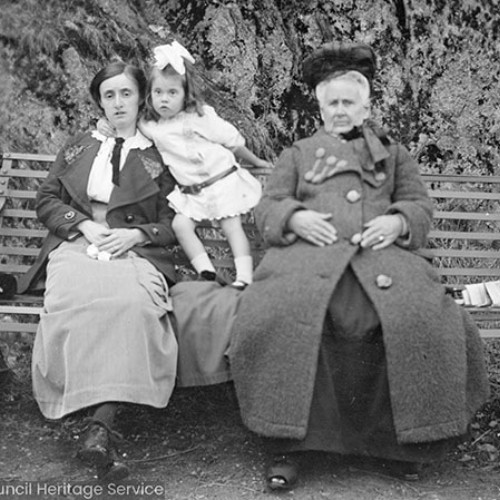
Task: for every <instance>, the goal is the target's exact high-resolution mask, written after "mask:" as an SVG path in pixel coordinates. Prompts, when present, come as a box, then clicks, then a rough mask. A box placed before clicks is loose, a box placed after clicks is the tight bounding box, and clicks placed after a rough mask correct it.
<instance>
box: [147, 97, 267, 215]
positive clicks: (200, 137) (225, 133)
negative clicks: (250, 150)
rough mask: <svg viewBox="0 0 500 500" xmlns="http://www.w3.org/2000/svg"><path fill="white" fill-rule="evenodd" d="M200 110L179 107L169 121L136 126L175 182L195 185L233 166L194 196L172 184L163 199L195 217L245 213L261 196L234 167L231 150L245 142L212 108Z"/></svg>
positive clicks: (255, 185) (255, 184) (253, 183)
mask: <svg viewBox="0 0 500 500" xmlns="http://www.w3.org/2000/svg"><path fill="white" fill-rule="evenodd" d="M203 111H204V115H203V116H199V115H198V114H197V113H196V112H193V113H187V112H185V111H182V112H180V113H179V114H178V115H176V116H175V117H173V118H171V119H169V120H159V121H158V122H155V121H148V122H142V123H141V125H140V127H141V130H142V131H143V132H144V134H145V135H146V136H148V137H149V138H150V139H151V140H152V141H153V142H154V143H155V145H156V147H157V148H158V150H159V151H160V154H161V155H162V158H163V161H164V163H165V165H167V166H168V167H169V168H170V171H171V173H172V175H173V176H174V178H175V180H176V181H177V182H178V183H179V184H180V185H183V186H190V185H193V184H199V183H201V182H203V181H206V180H207V179H210V178H212V177H214V176H216V175H218V174H220V173H222V172H224V171H226V170H228V169H230V168H231V167H233V166H236V167H237V170H236V171H235V172H233V173H231V174H230V175H228V176H226V177H224V178H223V179H220V180H218V181H217V182H215V183H214V184H211V185H210V186H208V187H206V188H203V189H202V190H201V192H200V193H198V194H184V193H182V192H181V190H180V189H179V186H176V188H175V189H174V190H173V191H172V193H171V194H170V195H169V196H168V200H169V202H170V205H171V206H172V208H173V209H174V210H175V211H176V212H177V213H181V214H183V215H185V216H187V217H189V218H191V219H193V220H196V221H200V220H203V219H211V220H213V219H222V218H225V217H231V216H235V215H240V214H244V213H246V212H248V211H249V210H250V209H252V208H253V207H255V206H256V205H257V203H258V202H259V200H260V197H261V194H262V187H261V184H260V182H259V181H258V180H257V179H256V178H255V177H253V176H252V175H251V174H250V173H249V172H248V171H247V170H245V169H244V168H241V166H239V165H238V163H237V162H236V158H235V156H234V154H233V152H232V151H233V150H234V149H235V148H237V147H239V146H244V145H245V140H244V138H243V136H242V135H241V134H240V133H239V132H238V130H237V129H236V128H235V127H234V126H233V125H232V124H230V123H229V122H227V121H225V120H223V119H222V118H220V117H219V116H218V115H217V113H216V112H215V110H214V109H213V108H212V107H210V106H207V105H204V106H203Z"/></svg>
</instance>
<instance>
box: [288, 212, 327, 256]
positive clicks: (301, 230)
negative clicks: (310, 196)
mask: <svg viewBox="0 0 500 500" xmlns="http://www.w3.org/2000/svg"><path fill="white" fill-rule="evenodd" d="M331 216H332V214H325V213H321V212H316V211H314V210H297V211H296V212H294V213H293V215H292V216H291V217H290V219H289V221H288V228H289V229H290V230H291V231H293V232H294V233H295V234H296V235H297V236H300V237H301V238H302V239H304V240H306V241H308V242H309V243H312V244H313V245H317V246H319V247H323V246H325V245H331V244H332V243H335V242H336V241H337V230H336V229H335V228H334V227H333V226H332V225H331V224H330V223H329V222H328V219H330V218H331ZM287 239H288V238H287Z"/></svg>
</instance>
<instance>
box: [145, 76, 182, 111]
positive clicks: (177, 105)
mask: <svg viewBox="0 0 500 500" xmlns="http://www.w3.org/2000/svg"><path fill="white" fill-rule="evenodd" d="M184 97H185V92H184V84H183V80H182V76H181V75H163V74H158V73H157V74H156V75H155V76H154V77H153V83H152V85H151V104H152V105H153V109H154V110H155V111H156V112H157V113H158V114H159V115H160V117H161V118H163V119H169V118H172V117H174V116H175V115H177V114H178V113H179V112H180V111H182V110H183V109H184Z"/></svg>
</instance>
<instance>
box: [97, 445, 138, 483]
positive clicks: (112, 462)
mask: <svg viewBox="0 0 500 500" xmlns="http://www.w3.org/2000/svg"><path fill="white" fill-rule="evenodd" d="M129 474H130V470H129V468H128V466H127V465H126V464H125V463H123V462H122V461H121V460H120V457H119V456H118V453H117V452H116V450H115V448H114V447H111V448H110V450H109V454H108V463H107V464H105V465H103V466H97V477H98V478H99V479H100V480H101V481H106V482H110V481H119V480H121V479H125V478H126V477H128V475H129Z"/></svg>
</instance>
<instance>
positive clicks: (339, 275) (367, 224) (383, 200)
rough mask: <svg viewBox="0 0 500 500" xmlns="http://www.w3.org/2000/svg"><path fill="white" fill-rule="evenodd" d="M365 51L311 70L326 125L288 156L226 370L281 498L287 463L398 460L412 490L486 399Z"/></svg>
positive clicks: (416, 179)
mask: <svg viewBox="0 0 500 500" xmlns="http://www.w3.org/2000/svg"><path fill="white" fill-rule="evenodd" d="M373 70H374V56H373V52H372V51H371V49H370V48H369V47H367V46H364V45H361V46H351V47H346V46H338V45H335V44H332V45H328V46H325V47H323V48H322V49H321V50H318V51H316V52H315V53H313V55H312V56H310V58H309V59H308V60H306V62H305V65H304V75H305V77H306V78H307V80H308V81H309V82H310V83H311V85H312V86H313V88H314V89H315V92H316V97H317V98H318V102H319V106H320V110H321V116H322V119H323V122H324V126H323V127H322V128H321V129H320V130H318V131H317V132H316V133H315V134H314V135H313V136H312V137H309V138H306V139H303V140H299V141H298V142H296V143H295V144H294V145H293V146H292V147H291V148H289V149H287V150H285V151H284V152H283V153H282V155H281V156H280V159H279V161H278V164H277V167H276V169H275V171H274V172H273V174H272V175H271V178H270V179H269V183H268V185H267V188H266V191H265V193H264V196H263V199H262V201H261V203H260V204H259V206H258V207H257V209H256V218H257V223H258V226H259V228H260V231H261V233H262V235H263V237H264V239H265V241H266V242H267V243H268V245H269V246H270V248H269V249H268V251H267V252H266V255H265V257H264V258H263V260H262V262H261V263H260V265H259V266H258V268H257V270H256V272H255V279H254V283H253V284H252V285H250V286H249V287H248V288H247V290H245V292H243V293H242V294H241V298H240V300H241V302H240V303H239V307H238V314H237V318H236V322H235V325H234V340H233V344H232V347H231V369H232V373H233V376H234V382H235V387H236V391H237V396H238V399H239V403H240V407H241V413H242V418H243V420H244V423H245V424H246V425H247V426H248V427H249V428H250V429H251V430H252V431H255V432H256V433H258V434H260V435H262V436H265V437H268V438H274V439H270V440H269V441H268V443H269V444H271V445H272V446H271V449H272V450H273V451H274V452H275V454H276V455H275V460H274V461H273V462H272V463H271V466H270V467H269V469H268V475H267V480H268V486H269V487H270V488H271V489H286V488H290V487H291V486H292V485H293V483H294V481H295V479H296V476H297V464H296V462H295V461H294V460H292V459H291V458H290V453H291V452H297V451H303V450H323V451H330V452H336V453H340V454H351V455H364V456H374V457H380V458H383V459H387V460H390V461H391V462H390V463H392V464H393V465H394V466H396V465H398V467H399V469H398V470H399V471H400V472H401V473H404V477H406V478H407V479H410V478H415V477H417V476H416V473H417V467H416V465H417V464H421V463H423V462H430V461H433V460H436V459H438V458H440V457H442V456H443V453H444V452H445V451H447V449H449V447H448V446H447V445H448V444H449V443H451V442H452V441H451V438H454V437H458V436H462V435H463V434H464V433H465V432H466V430H467V424H468V422H469V420H470V418H471V417H472V416H473V414H474V412H475V411H476V410H477V409H478V408H479V407H480V405H481V404H482V403H483V402H484V401H485V400H486V398H487V396H488V386H487V379H486V374H485V368H484V362H483V352H482V343H481V340H480V337H479V333H478V330H477V328H476V326H475V325H474V323H473V322H472V321H471V319H470V317H469V316H468V314H467V313H466V312H464V310H462V309H461V308H460V307H459V306H458V305H457V304H456V303H455V302H454V301H453V300H452V299H451V298H450V297H449V296H448V295H446V294H445V290H444V288H443V287H442V286H441V285H440V280H439V276H438V274H437V273H436V271H435V270H434V269H433V267H432V265H431V264H430V262H429V261H428V260H427V259H426V258H424V257H423V256H422V253H423V252H421V251H420V249H422V248H423V247H424V246H425V244H426V237H427V233H428V231H429V229H430V225H431V221H432V204H431V201H430V199H429V198H428V196H427V193H426V189H425V187H424V185H423V183H422V181H421V178H420V176H419V172H418V167H417V165H416V163H415V162H414V161H413V160H412V158H411V157H410V155H409V153H408V151H407V150H406V149H405V148H404V147H403V146H402V145H399V144H397V143H395V142H392V141H390V140H389V139H388V138H387V137H386V136H385V134H384V133H383V132H381V131H380V129H378V128H377V127H375V126H372V125H371V122H370V121H369V120H368V116H369V104H368V103H369V93H370V86H369V85H370V84H369V82H370V79H371V77H373Z"/></svg>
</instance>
